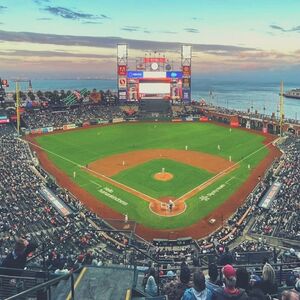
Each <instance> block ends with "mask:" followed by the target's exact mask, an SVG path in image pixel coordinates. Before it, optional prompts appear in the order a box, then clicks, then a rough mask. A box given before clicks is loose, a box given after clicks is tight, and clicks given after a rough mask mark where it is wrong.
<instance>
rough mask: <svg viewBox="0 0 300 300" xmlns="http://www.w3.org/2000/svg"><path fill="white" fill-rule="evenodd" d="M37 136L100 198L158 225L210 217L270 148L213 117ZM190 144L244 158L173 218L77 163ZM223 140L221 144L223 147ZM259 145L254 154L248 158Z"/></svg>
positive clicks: (259, 138) (56, 160)
mask: <svg viewBox="0 0 300 300" xmlns="http://www.w3.org/2000/svg"><path fill="white" fill-rule="evenodd" d="M37 141H38V143H39V144H40V146H41V147H43V148H44V149H45V150H47V151H51V152H52V154H51V153H48V156H49V158H50V159H51V160H52V161H53V162H54V164H55V165H56V166H58V167H59V168H60V169H62V170H63V171H64V172H65V173H66V174H67V175H68V176H69V177H70V178H71V179H72V180H73V181H74V182H76V183H77V184H78V185H80V186H81V187H82V188H84V189H86V190H87V191H88V192H89V193H91V194H92V195H94V196H95V197H97V198H98V199H99V201H102V202H104V203H106V204H107V205H108V206H110V207H111V208H113V209H115V210H117V211H119V212H120V213H123V214H124V213H126V214H128V216H129V218H130V219H132V220H135V221H137V222H138V223H142V224H144V225H146V226H148V227H152V228H156V229H171V228H172V229H175V228H178V227H185V226H189V225H191V224H193V223H195V222H197V221H198V220H199V219H201V218H203V217H205V216H206V215H207V214H208V213H210V212H211V211H213V210H214V209H215V208H216V207H218V206H219V205H220V204H222V203H223V202H224V201H226V200H227V199H228V197H229V196H230V195H232V194H233V193H234V192H235V191H236V189H237V188H239V187H240V186H241V184H243V183H244V182H245V181H246V180H247V178H248V176H249V174H250V171H251V170H249V169H248V164H250V166H251V169H252V168H254V167H255V166H256V165H257V164H258V163H259V162H260V161H261V160H262V159H263V158H265V157H266V155H267V154H268V150H267V149H266V148H263V141H264V137H263V136H261V135H258V134H254V133H248V132H245V131H242V130H239V129H232V131H231V132H230V131H229V128H226V127H222V126H217V125H214V124H209V123H176V124H173V123H126V124H118V125H113V126H103V127H95V128H90V129H88V130H77V131H68V132H63V133H58V134H51V135H43V136H40V137H38V138H37ZM186 145H187V146H188V149H189V150H194V151H200V152H205V153H209V154H213V155H218V156H221V157H223V158H225V159H228V158H229V156H231V158H232V161H234V162H238V161H240V160H241V159H243V161H242V162H240V167H239V168H238V169H236V170H234V171H233V172H232V173H230V174H228V175H226V176H224V177H222V178H221V179H219V180H218V181H216V182H215V183H214V184H212V185H210V186H209V187H208V188H206V189H205V190H203V191H201V192H199V193H198V194H197V195H195V196H194V197H192V198H191V199H189V200H188V201H187V210H186V212H185V213H184V214H182V215H179V216H176V217H172V218H168V222H166V219H165V218H164V217H159V216H157V215H154V214H153V213H151V211H150V210H149V207H148V203H146V202H145V201H143V200H141V199H139V198H137V197H135V196H133V195H132V194H130V193H128V192H125V191H123V190H120V189H118V188H115V187H114V186H112V185H110V184H108V183H105V182H103V181H101V180H100V179H98V178H95V177H94V176H92V175H90V174H87V173H86V172H84V171H82V170H81V169H80V167H79V166H78V165H86V164H88V163H90V162H93V161H95V160H98V159H101V158H104V157H107V156H110V155H113V154H119V153H124V152H129V151H133V150H143V149H159V148H164V149H180V150H184V149H185V146H186ZM218 145H220V146H221V150H220V151H219V150H218V148H217V146H218ZM258 149H259V151H257V150H258ZM255 151H256V153H255V154H253V155H251V156H250V157H248V158H247V159H245V158H246V157H247V156H248V155H250V154H252V153H254V152H255ZM53 153H55V154H53ZM64 158H67V159H68V160H69V161H67V160H65V159H64ZM71 161H72V162H71ZM73 171H76V174H77V175H76V178H75V179H73V178H72V175H73ZM228 180H230V181H229V182H228V183H226V186H225V188H223V189H222V191H221V192H218V193H216V194H215V195H214V197H210V199H209V200H208V201H200V200H199V197H201V196H203V195H206V194H207V193H210V192H211V191H213V190H214V189H217V188H218V187H219V186H220V185H222V184H224V183H225V182H226V181H228ZM99 185H100V186H101V187H108V188H111V189H112V190H113V193H114V195H115V196H117V197H119V198H120V199H123V200H124V201H126V203H127V204H126V205H122V204H120V203H118V202H117V201H113V200H112V199H111V198H110V197H107V196H106V195H103V194H101V193H100V192H99V190H100V187H99Z"/></svg>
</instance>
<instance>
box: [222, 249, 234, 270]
mask: <svg viewBox="0 0 300 300" xmlns="http://www.w3.org/2000/svg"><path fill="white" fill-rule="evenodd" d="M233 262H234V257H233V255H232V253H230V252H229V248H228V246H226V247H225V252H224V253H223V254H222V255H221V256H220V259H219V265H220V266H225V265H231V264H233Z"/></svg>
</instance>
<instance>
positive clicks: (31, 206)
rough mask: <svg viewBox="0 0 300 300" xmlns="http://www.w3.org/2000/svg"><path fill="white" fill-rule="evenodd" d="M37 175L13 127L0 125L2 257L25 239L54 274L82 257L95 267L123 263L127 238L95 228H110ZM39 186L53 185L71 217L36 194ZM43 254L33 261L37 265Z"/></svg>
mask: <svg viewBox="0 0 300 300" xmlns="http://www.w3.org/2000/svg"><path fill="white" fill-rule="evenodd" d="M38 171H39V168H38V167H36V166H35V165H34V163H33V157H32V154H31V152H30V149H29V147H28V145H27V143H26V142H24V141H23V140H21V139H19V138H18V137H17V136H16V135H15V134H14V131H13V128H12V127H10V126H7V125H6V126H1V127H0V212H1V214H0V228H1V236H0V238H1V256H2V257H5V256H6V255H7V254H8V253H9V251H10V249H11V248H12V247H13V246H14V243H15V238H16V237H23V238H24V239H26V240H27V241H31V242H34V243H35V244H37V245H38V247H39V249H38V250H39V251H43V250H45V253H44V255H43V256H44V257H45V258H46V261H47V266H48V268H49V269H51V270H53V271H54V270H56V269H59V268H62V267H64V266H65V264H66V263H67V265H68V267H70V266H71V265H72V264H75V263H76V262H82V261H83V260H84V258H86V256H88V257H90V258H91V261H92V262H93V263H94V264H96V265H102V264H107V263H108V264H109V263H115V264H120V263H124V260H125V259H126V257H125V256H124V251H123V248H124V247H125V245H126V237H125V236H124V235H122V234H120V233H115V232H112V233H105V232H103V231H99V230H97V229H99V228H100V229H104V230H107V229H110V228H109V227H107V226H106V225H105V224H104V223H103V222H102V221H101V219H99V218H98V217H97V216H96V215H95V214H93V213H92V212H90V211H89V210H87V209H86V208H85V207H84V206H83V205H82V204H80V202H79V201H77V200H76V199H74V198H73V196H72V195H70V194H69V193H68V191H66V190H64V189H61V188H60V187H58V186H56V185H55V184H54V183H53V182H50V183H49V178H48V180H47V177H46V173H45V172H40V173H38ZM37 174H40V176H38V175H37ZM43 176H44V177H43ZM43 186H48V187H51V189H52V191H53V192H54V193H55V194H56V196H57V197H59V199H61V200H62V201H63V202H64V203H65V204H66V205H67V206H68V207H69V208H70V210H71V212H72V213H71V214H70V215H68V216H67V217H65V216H62V215H61V214H60V213H59V212H58V211H57V210H56V209H55V208H54V207H53V206H52V205H51V204H50V203H49V202H48V201H47V200H45V199H44V198H43V197H42V195H41V194H40V188H41V187H43ZM95 223H97V224H96V225H95ZM43 256H42V255H41V256H39V257H38V258H37V259H36V260H35V261H33V262H34V263H35V264H37V265H40V264H41V261H42V258H43Z"/></svg>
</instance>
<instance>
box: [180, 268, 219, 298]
mask: <svg viewBox="0 0 300 300" xmlns="http://www.w3.org/2000/svg"><path fill="white" fill-rule="evenodd" d="M212 295H213V294H212V292H211V291H210V290H209V289H208V288H207V287H206V285H205V277H204V274H203V272H202V271H200V269H196V270H195V272H194V275H193V287H192V288H190V289H188V290H186V291H185V292H184V294H183V297H182V300H211V299H212Z"/></svg>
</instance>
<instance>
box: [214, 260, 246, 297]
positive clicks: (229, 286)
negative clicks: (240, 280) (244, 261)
mask: <svg viewBox="0 0 300 300" xmlns="http://www.w3.org/2000/svg"><path fill="white" fill-rule="evenodd" d="M222 273H223V279H224V284H225V287H223V288H222V289H221V292H220V293H216V294H215V296H216V297H215V298H216V299H217V300H227V299H232V300H233V299H239V300H246V299H247V294H246V292H245V291H244V290H242V289H239V288H237V287H236V270H235V269H234V268H233V267H232V266H231V265H226V266H224V267H223V269H222Z"/></svg>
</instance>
